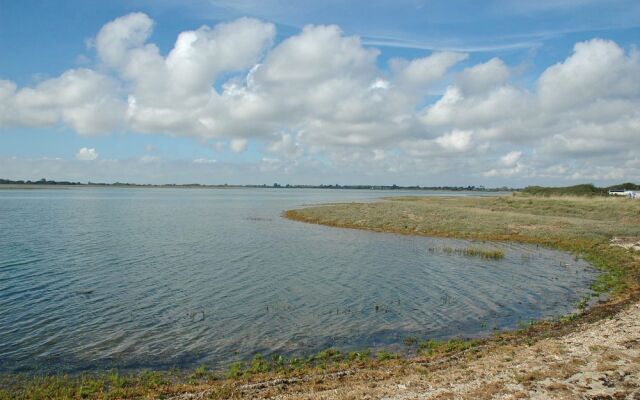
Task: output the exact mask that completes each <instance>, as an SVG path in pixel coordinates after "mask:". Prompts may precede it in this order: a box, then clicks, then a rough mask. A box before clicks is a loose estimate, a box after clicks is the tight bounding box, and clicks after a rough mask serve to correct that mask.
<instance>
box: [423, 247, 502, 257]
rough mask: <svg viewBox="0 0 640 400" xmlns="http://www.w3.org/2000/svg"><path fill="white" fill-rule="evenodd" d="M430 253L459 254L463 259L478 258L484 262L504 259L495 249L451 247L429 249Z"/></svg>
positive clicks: (500, 251) (499, 251)
mask: <svg viewBox="0 0 640 400" xmlns="http://www.w3.org/2000/svg"><path fill="white" fill-rule="evenodd" d="M429 252H431V253H444V254H459V255H463V256H465V257H479V258H482V259H484V260H502V259H503V258H504V251H502V250H497V249H481V248H478V247H465V248H453V247H446V246H445V247H431V248H429Z"/></svg>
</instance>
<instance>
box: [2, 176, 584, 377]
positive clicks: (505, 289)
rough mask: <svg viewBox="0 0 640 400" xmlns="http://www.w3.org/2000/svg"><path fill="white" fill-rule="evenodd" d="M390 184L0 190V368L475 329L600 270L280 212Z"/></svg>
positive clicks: (88, 365)
mask: <svg viewBox="0 0 640 400" xmlns="http://www.w3.org/2000/svg"><path fill="white" fill-rule="evenodd" d="M389 194H390V192H377V191H346V190H340V191H328V190H325V191H321V190H270V189H265V190H249V189H229V190H197V189H196V190H187V189H175V190H173V189H113V188H105V189H89V188H82V189H71V190H7V191H0V370H29V369H33V368H52V369H53V368H55V369H68V370H81V369H93V368H108V367H112V366H117V367H120V368H128V367H131V368H136V367H170V366H193V365H197V364H201V363H207V364H210V365H212V366H221V365H224V364H226V363H228V362H230V361H232V360H236V359H243V358H248V357H251V355H253V354H255V353H256V352H262V353H269V352H274V351H277V352H285V353H297V354H308V353H311V352H312V351H316V350H318V349H321V348H324V347H327V346H338V347H340V348H343V349H349V348H358V347H360V348H362V347H372V346H373V347H375V346H393V345H398V344H400V343H401V341H402V339H403V338H405V337H407V336H410V335H418V336H421V337H437V338H443V337H448V336H457V335H462V336H468V335H478V334H483V333H487V332H489V331H491V330H492V329H494V328H499V329H505V328H513V327H515V326H517V323H518V321H527V320H529V319H531V318H544V317H551V316H556V315H559V314H563V313H567V312H570V311H571V310H572V304H575V303H576V302H577V301H578V300H579V299H580V298H581V296H582V295H584V294H585V293H588V290H587V289H586V288H587V287H588V285H589V283H590V282H592V280H593V279H594V278H595V276H596V273H595V271H594V270H593V269H592V268H590V267H589V265H587V264H586V263H584V262H581V261H575V260H574V259H573V257H572V256H570V255H567V254H563V253H559V252H555V251H550V250H544V249H537V248H535V246H534V247H530V246H522V245H514V244H500V245H495V246H496V247H499V248H502V249H503V250H504V251H505V253H506V256H505V258H504V260H501V261H484V260H480V259H475V258H467V257H464V256H458V255H446V254H442V253H439V252H435V253H434V252H431V251H429V249H430V248H434V247H439V246H451V247H465V246H468V245H469V242H465V241H460V240H442V239H430V238H422V237H408V236H399V235H392V234H379V233H371V232H364V231H355V230H347V229H336V228H327V227H322V226H314V225H309V224H303V223H298V222H293V221H288V220H285V219H282V218H281V217H280V213H281V212H282V211H283V210H285V209H288V208H293V207H298V206H301V205H304V204H310V203H320V202H330V201H355V200H370V199H374V198H377V197H381V196H385V195H389ZM392 194H394V195H396V194H401V192H393V193H392ZM411 194H416V193H415V192H412V193H411ZM376 306H378V307H377V310H376Z"/></svg>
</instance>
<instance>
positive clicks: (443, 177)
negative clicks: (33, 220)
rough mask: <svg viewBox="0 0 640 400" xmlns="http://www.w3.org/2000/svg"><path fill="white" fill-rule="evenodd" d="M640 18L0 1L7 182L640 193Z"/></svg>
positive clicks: (611, 9)
mask: <svg viewBox="0 0 640 400" xmlns="http://www.w3.org/2000/svg"><path fill="white" fill-rule="evenodd" d="M639 44H640V2H638V1H637V0H538V1H535V2H533V1H529V0H487V1H476V0H394V1H383V0H368V1H348V2H345V1H338V0H324V1H323V0H316V1H308V0H298V1H295V2H292V1H284V0H260V1H258V0H235V1H232V0H187V1H178V0H156V1H151V0H133V1H126V2H125V1H119V0H114V1H108V2H105V1H97V0H73V1H55V2H51V1H34V0H23V1H13V0H0V178H8V179H31V180H36V179H41V178H46V179H55V180H71V181H80V182H88V181H92V182H135V183H203V184H223V183H229V184H273V183H276V182H278V183H280V184H287V183H288V184H376V185H378V184H379V185H392V184H397V185H421V186H441V185H461V186H467V185H475V186H479V185H484V186H488V187H496V186H511V187H524V186H527V185H573V184H578V183H588V182H590V183H595V184H598V185H609V184H613V183H620V182H626V181H635V182H640V151H639V150H640V53H639V50H638V47H637V46H638V45H639Z"/></svg>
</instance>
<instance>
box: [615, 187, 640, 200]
mask: <svg viewBox="0 0 640 400" xmlns="http://www.w3.org/2000/svg"><path fill="white" fill-rule="evenodd" d="M609 196H625V197H628V198H630V199H640V193H638V192H637V191H635V190H624V189H612V190H609Z"/></svg>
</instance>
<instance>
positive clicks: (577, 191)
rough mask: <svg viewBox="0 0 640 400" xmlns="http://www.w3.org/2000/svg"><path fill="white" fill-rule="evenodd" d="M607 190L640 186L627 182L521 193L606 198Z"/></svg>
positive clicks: (536, 188) (531, 188)
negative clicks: (606, 185) (605, 185)
mask: <svg viewBox="0 0 640 400" xmlns="http://www.w3.org/2000/svg"><path fill="white" fill-rule="evenodd" d="M609 190H640V185H637V184H635V183H631V182H627V183H621V184H618V185H613V186H608V187H597V186H594V185H593V184H591V183H585V184H581V185H574V186H564V187H544V186H527V187H526V188H524V189H523V190H522V192H523V193H526V194H532V195H535V196H606V195H608V194H609Z"/></svg>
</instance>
